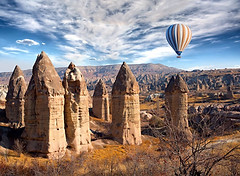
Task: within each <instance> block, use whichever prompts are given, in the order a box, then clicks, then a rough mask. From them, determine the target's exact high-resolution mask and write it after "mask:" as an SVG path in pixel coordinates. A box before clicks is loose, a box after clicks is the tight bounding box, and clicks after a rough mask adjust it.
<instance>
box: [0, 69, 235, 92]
mask: <svg viewBox="0 0 240 176" xmlns="http://www.w3.org/2000/svg"><path fill="white" fill-rule="evenodd" d="M129 66H130V68H131V70H132V72H133V74H134V75H135V76H136V79H137V81H138V83H139V87H140V90H141V93H142V94H143V93H148V94H149V92H151V91H152V92H156V91H161V90H164V89H165V87H166V86H167V83H168V82H169V80H170V78H171V76H172V75H173V74H176V73H180V74H181V76H182V77H183V79H184V80H185V81H186V82H187V84H188V88H189V89H190V90H192V91H195V90H197V91H218V90H224V91H226V90H227V87H228V86H231V87H232V88H233V90H236V89H240V69H217V70H194V71H182V70H179V69H176V68H172V67H167V66H164V65H162V64H138V65H137V64H135V65H129ZM119 68H120V65H105V66H80V67H79V69H80V70H81V72H82V74H83V75H84V77H85V79H86V82H87V85H88V90H89V91H90V93H91V94H92V91H93V90H94V88H95V85H96V84H97V81H98V79H100V78H102V79H103V80H104V82H105V83H106V87H107V89H108V90H109V91H111V87H112V84H113V83H114V81H115V78H116V75H117V73H118V71H119ZM56 70H57V72H58V74H59V75H60V77H61V78H63V75H64V72H65V70H66V68H65V67H62V68H56ZM23 72H24V75H25V79H26V81H27V82H28V81H29V80H30V77H31V70H25V71H23ZM10 76H11V72H4V73H0V85H1V84H8V80H9V78H10Z"/></svg>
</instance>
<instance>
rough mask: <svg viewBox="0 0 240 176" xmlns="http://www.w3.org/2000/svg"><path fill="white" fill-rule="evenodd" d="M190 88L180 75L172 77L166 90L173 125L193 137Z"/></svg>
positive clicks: (167, 104) (188, 136) (169, 116)
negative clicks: (190, 121)
mask: <svg viewBox="0 0 240 176" xmlns="http://www.w3.org/2000/svg"><path fill="white" fill-rule="evenodd" d="M188 92H189V91H188V88H187V85H186V83H185V82H184V80H183V79H182V77H181V76H180V75H177V76H176V77H174V76H173V77H172V78H171V80H170V82H169V84H168V86H167V88H166V90H165V101H166V106H167V108H168V109H167V110H168V113H167V114H168V118H169V119H170V121H171V123H172V125H173V126H175V127H177V129H179V130H180V131H181V133H183V134H185V135H186V137H187V138H188V139H191V137H192V134H191V131H190V130H189V126H188Z"/></svg>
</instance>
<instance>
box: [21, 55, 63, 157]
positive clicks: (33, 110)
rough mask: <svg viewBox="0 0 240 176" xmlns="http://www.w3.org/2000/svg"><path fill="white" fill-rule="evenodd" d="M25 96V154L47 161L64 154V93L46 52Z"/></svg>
mask: <svg viewBox="0 0 240 176" xmlns="http://www.w3.org/2000/svg"><path fill="white" fill-rule="evenodd" d="M32 72H33V75H32V78H31V81H30V83H29V86H28V89H27V92H26V95H25V124H26V127H25V130H24V133H23V138H24V139H25V141H26V144H27V145H26V150H27V151H28V152H31V153H32V152H33V153H37V154H39V155H43V156H47V157H50V158H55V157H57V158H58V157H61V156H63V155H64V153H65V150H66V137H65V130H64V89H63V86H62V81H61V79H60V77H59V76H58V74H57V72H56V70H55V68H54V66H53V64H52V62H51V61H50V59H49V58H48V56H47V55H46V53H45V52H43V51H42V52H41V54H40V55H38V57H37V60H36V62H35V64H34V66H33V71H32Z"/></svg>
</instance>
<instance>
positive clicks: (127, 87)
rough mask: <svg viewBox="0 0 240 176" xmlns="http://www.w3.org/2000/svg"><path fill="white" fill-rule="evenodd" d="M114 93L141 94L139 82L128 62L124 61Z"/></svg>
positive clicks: (114, 85)
mask: <svg viewBox="0 0 240 176" xmlns="http://www.w3.org/2000/svg"><path fill="white" fill-rule="evenodd" d="M112 94H121V95H124V94H139V86H138V82H137V81H136V78H135V76H134V75H133V73H132V71H131V70H130V68H129V66H128V65H127V64H126V62H123V64H122V66H121V68H120V70H119V72H118V75H117V78H116V81H115V82H114V84H113V90H112Z"/></svg>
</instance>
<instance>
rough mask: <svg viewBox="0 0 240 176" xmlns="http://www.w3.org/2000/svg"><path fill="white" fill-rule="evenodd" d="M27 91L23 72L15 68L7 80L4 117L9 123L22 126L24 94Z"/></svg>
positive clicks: (17, 67)
mask: <svg viewBox="0 0 240 176" xmlns="http://www.w3.org/2000/svg"><path fill="white" fill-rule="evenodd" d="M26 90H27V86H26V83H25V79H24V76H23V72H22V70H21V69H20V67H19V66H16V67H15V69H14V71H13V73H12V76H11V78H10V80H9V85H8V93H7V96H6V100H7V101H6V116H7V119H8V120H9V122H11V123H17V124H19V126H24V102H25V101H24V94H25V92H26Z"/></svg>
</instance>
